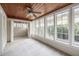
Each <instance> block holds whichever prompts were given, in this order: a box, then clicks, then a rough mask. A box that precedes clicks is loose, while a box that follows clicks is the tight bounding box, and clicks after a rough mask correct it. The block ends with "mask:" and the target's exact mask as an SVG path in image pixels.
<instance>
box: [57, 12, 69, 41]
mask: <svg viewBox="0 0 79 59" xmlns="http://www.w3.org/2000/svg"><path fill="white" fill-rule="evenodd" d="M68 19H69V13H68V11H67V12H63V13H60V14H57V38H58V39H64V40H67V39H68Z"/></svg>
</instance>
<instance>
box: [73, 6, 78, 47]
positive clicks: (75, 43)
mask: <svg viewBox="0 0 79 59" xmlns="http://www.w3.org/2000/svg"><path fill="white" fill-rule="evenodd" d="M76 8H79V5H75V6H74V7H72V17H73V18H72V21H73V23H72V24H73V28H72V29H73V34H72V35H73V39H72V46H78V47H79V42H76V41H75V37H74V35H75V34H74V31H75V28H74V24H75V23H74V20H75V18H74V9H76Z"/></svg>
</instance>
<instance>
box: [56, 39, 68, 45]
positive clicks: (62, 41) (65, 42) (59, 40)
mask: <svg viewBox="0 0 79 59" xmlns="http://www.w3.org/2000/svg"><path fill="white" fill-rule="evenodd" d="M55 41H58V42H60V43H63V44H69V41H68V40H63V39H56V40H55Z"/></svg>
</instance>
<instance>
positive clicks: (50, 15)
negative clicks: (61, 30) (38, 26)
mask: <svg viewBox="0 0 79 59" xmlns="http://www.w3.org/2000/svg"><path fill="white" fill-rule="evenodd" d="M50 17H53V19H52V20H53V21H52V23H53V25H54V36H53V39H51V38H47V37H46V36H47V33H46V32H45V38H47V39H50V40H54V39H55V23H54V21H55V18H54V14H53V13H50V14H49V15H47V16H45V19H46V20H45V24H46V26H45V29H46V30H45V31H47V19H48V18H49V19H50ZM49 37H50V35H49Z"/></svg>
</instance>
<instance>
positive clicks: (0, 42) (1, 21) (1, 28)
mask: <svg viewBox="0 0 79 59" xmlns="http://www.w3.org/2000/svg"><path fill="white" fill-rule="evenodd" d="M6 43H7V17H6V14H5V12H4V10H3V8H2V7H1V5H0V55H1V53H2V52H3V49H4V47H5V45H6Z"/></svg>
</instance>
